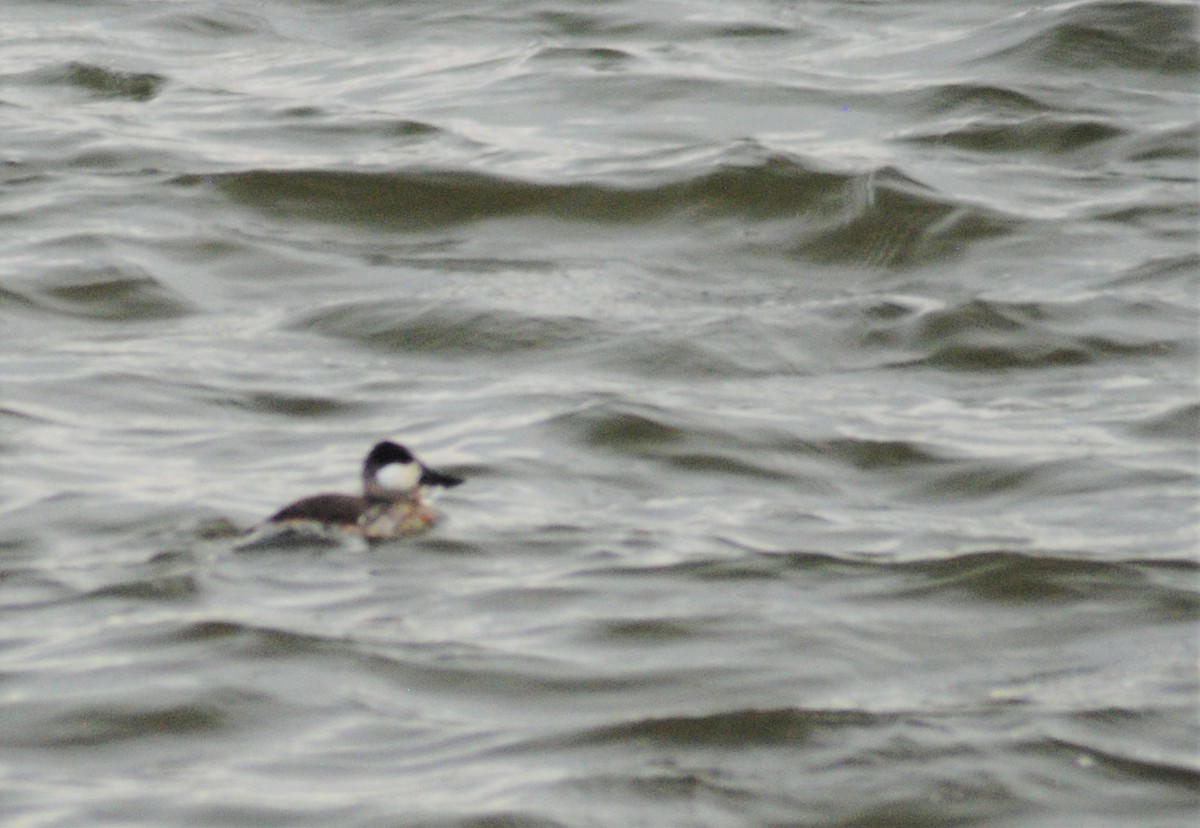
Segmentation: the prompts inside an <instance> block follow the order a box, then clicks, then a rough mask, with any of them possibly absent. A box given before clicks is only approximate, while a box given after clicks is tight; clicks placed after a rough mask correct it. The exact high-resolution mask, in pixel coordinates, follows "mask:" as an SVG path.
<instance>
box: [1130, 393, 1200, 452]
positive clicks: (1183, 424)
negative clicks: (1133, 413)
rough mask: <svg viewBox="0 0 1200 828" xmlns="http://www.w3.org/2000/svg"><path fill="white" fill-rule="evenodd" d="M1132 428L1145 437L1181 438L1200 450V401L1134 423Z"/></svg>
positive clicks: (1197, 450) (1196, 449)
mask: <svg viewBox="0 0 1200 828" xmlns="http://www.w3.org/2000/svg"><path fill="white" fill-rule="evenodd" d="M1130 428H1131V430H1132V431H1133V432H1134V433H1135V434H1140V435H1142V436H1143V437H1154V438H1158V439H1168V440H1180V441H1184V442H1187V443H1190V444H1191V447H1192V448H1193V449H1195V451H1196V452H1200V448H1197V447H1198V446H1200V403H1189V404H1187V405H1181V406H1179V407H1178V408H1173V409H1171V410H1170V411H1166V412H1163V413H1162V414H1157V415H1155V416H1153V417H1148V418H1146V419H1144V420H1142V421H1140V422H1138V423H1134V424H1133V425H1132V426H1131V427H1130Z"/></svg>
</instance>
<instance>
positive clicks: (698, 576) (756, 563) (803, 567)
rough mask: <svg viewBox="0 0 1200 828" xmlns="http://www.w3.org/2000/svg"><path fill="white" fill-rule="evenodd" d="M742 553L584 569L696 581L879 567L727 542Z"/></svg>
mask: <svg viewBox="0 0 1200 828" xmlns="http://www.w3.org/2000/svg"><path fill="white" fill-rule="evenodd" d="M727 543H728V545H729V546H730V547H732V548H733V549H736V550H738V551H739V552H741V553H742V554H739V555H738V556H729V557H706V558H698V559H689V560H684V561H673V562H671V563H666V564H648V565H644V566H629V565H627V564H617V565H613V566H606V567H592V568H588V569H585V570H582V571H580V572H578V573H576V574H577V575H579V576H581V577H599V578H604V577H610V576H612V577H618V578H631V577H639V578H667V579H675V578H683V579H685V580H696V581H718V582H720V581H771V580H777V579H780V578H791V577H793V575H794V574H795V573H800V574H801V575H807V576H811V575H814V574H818V573H829V574H831V575H833V576H835V577H836V576H839V575H852V574H854V573H856V572H860V571H862V570H863V569H864V568H866V569H869V568H871V567H872V566H875V564H872V563H869V562H865V561H857V560H852V559H848V558H841V557H837V556H835V555H828V554H825V553H822V552H755V551H753V550H750V549H748V548H747V547H745V546H744V545H743V544H740V543H737V542H735V541H727Z"/></svg>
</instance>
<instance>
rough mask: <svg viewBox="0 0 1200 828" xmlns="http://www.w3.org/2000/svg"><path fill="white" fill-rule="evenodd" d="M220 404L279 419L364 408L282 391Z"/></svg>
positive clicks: (337, 414) (333, 414)
mask: <svg viewBox="0 0 1200 828" xmlns="http://www.w3.org/2000/svg"><path fill="white" fill-rule="evenodd" d="M218 404H223V405H228V406H230V407H233V408H238V409H243V410H245V411H251V412H257V413H259V414H268V415H272V416H280V417H289V418H290V417H305V418H329V417H341V416H344V415H348V414H355V413H358V412H360V411H362V410H363V408H364V406H363V405H361V404H359V403H355V402H351V401H347V400H341V399H334V398H332V397H326V396H317V395H312V394H291V393H286V392H283V391H258V392H251V393H246V394H241V395H237V396H231V397H226V398H225V400H224V401H221V402H219V403H218Z"/></svg>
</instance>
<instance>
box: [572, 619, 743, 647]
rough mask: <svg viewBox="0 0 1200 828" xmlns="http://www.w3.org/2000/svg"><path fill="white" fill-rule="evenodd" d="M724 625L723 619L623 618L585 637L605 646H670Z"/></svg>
mask: <svg viewBox="0 0 1200 828" xmlns="http://www.w3.org/2000/svg"><path fill="white" fill-rule="evenodd" d="M725 621H726V619H723V618H717V619H712V618H660V617H648V618H622V619H619V620H614V621H606V622H604V623H601V624H599V625H597V628H596V629H595V630H594V631H593V632H592V634H591V635H589V636H588V637H589V638H591V639H593V640H596V641H600V642H605V643H611V642H614V641H618V642H636V643H638V644H643V645H648V644H670V643H673V642H679V641H689V640H698V639H703V638H706V637H708V636H711V635H712V634H713V631H714V629H718V628H719V627H721V626H722V625H723V624H724V623H725Z"/></svg>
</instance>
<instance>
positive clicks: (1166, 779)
mask: <svg viewBox="0 0 1200 828" xmlns="http://www.w3.org/2000/svg"><path fill="white" fill-rule="evenodd" d="M1036 749H1037V750H1041V751H1050V752H1053V753H1061V752H1063V751H1065V752H1067V753H1068V754H1069V755H1070V756H1072V757H1074V758H1075V761H1076V762H1077V763H1078V757H1080V756H1084V757H1087V759H1088V764H1089V766H1090V765H1093V764H1095V765H1098V766H1099V769H1100V770H1101V771H1102V772H1104V773H1106V774H1107V775H1111V776H1113V777H1114V779H1122V780H1139V781H1144V782H1150V783H1153V784H1155V785H1161V786H1165V787H1170V788H1176V789H1178V790H1179V791H1180V792H1182V793H1185V794H1186V795H1187V797H1188V800H1189V801H1190V802H1191V803H1192V804H1193V805H1197V806H1200V796H1198V794H1197V792H1198V791H1200V768H1197V767H1194V766H1190V765H1187V764H1184V763H1176V762H1168V761H1163V760H1159V759H1149V758H1140V757H1131V756H1125V755H1122V754H1120V753H1117V752H1115V751H1111V750H1102V749H1099V748H1097V747H1095V746H1092V745H1087V744H1082V743H1079V742H1075V741H1070V740H1066V739H1050V740H1048V741H1047V742H1045V743H1042V744H1039V745H1038V746H1037V747H1036Z"/></svg>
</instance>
